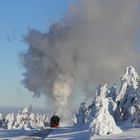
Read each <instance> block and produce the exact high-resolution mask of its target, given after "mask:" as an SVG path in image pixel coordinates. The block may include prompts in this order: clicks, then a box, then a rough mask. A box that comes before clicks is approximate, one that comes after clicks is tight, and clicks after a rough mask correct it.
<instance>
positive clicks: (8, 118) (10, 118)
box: [5, 113, 15, 129]
mask: <svg viewBox="0 0 140 140" xmlns="http://www.w3.org/2000/svg"><path fill="white" fill-rule="evenodd" d="M5 119H6V124H7V128H8V129H12V128H13V125H14V123H15V116H14V113H10V114H8V115H7V116H6V118H5Z"/></svg>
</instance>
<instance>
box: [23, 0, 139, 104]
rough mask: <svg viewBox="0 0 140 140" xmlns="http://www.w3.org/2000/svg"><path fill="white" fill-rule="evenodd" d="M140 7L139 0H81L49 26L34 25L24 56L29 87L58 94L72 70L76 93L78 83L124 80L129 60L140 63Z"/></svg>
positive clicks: (92, 83)
mask: <svg viewBox="0 0 140 140" xmlns="http://www.w3.org/2000/svg"><path fill="white" fill-rule="evenodd" d="M139 13H140V1H139V0H79V1H77V4H75V5H72V6H71V7H70V8H69V10H68V11H67V13H66V14H65V15H64V20H63V21H62V22H61V23H54V24H53V25H51V26H50V28H49V31H48V32H46V33H42V32H40V31H37V30H30V31H29V34H28V35H27V36H26V37H25V40H26V42H27V43H28V46H29V48H28V50H27V52H26V53H23V57H22V63H23V66H24V67H25V68H26V72H25V73H24V76H25V79H24V84H25V87H26V88H28V89H29V90H30V91H33V92H34V94H35V95H36V96H40V95H41V94H45V95H47V97H48V98H49V100H50V99H52V100H54V99H55V98H54V95H53V91H52V89H53V86H54V82H55V81H57V79H58V77H59V75H60V74H62V75H67V74H68V75H70V76H71V78H72V79H73V84H72V85H73V86H72V89H73V91H72V94H71V93H70V94H71V96H70V97H69V98H72V99H74V98H73V97H75V96H77V95H76V91H78V89H81V88H82V89H84V88H86V87H88V86H89V85H93V86H94V85H96V84H97V83H98V82H103V83H104V82H107V83H111V82H114V81H116V80H118V78H119V77H120V76H121V74H122V73H123V70H124V69H125V67H126V66H127V65H130V64H131V65H133V66H135V67H137V68H139V67H140V65H139V60H140V54H139V53H138V52H137V51H136V50H137V49H136V45H137V44H136V40H135V38H136V32H137V30H138V29H139V28H140V21H139V19H140V14H139ZM54 102H55V100H54Z"/></svg>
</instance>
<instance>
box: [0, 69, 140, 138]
mask: <svg viewBox="0 0 140 140" xmlns="http://www.w3.org/2000/svg"><path fill="white" fill-rule="evenodd" d="M64 86H65V84H64ZM62 87H63V86H62ZM66 106H67V104H66ZM64 108H65V107H63V108H62V109H64ZM66 114H67V116H68V113H66ZM61 115H63V114H61ZM64 115H65V114H64ZM60 117H61V116H60ZM68 117H69V116H68ZM64 118H65V116H63V117H62V118H61V119H62V120H63V121H64V120H65V119H64ZM71 120H73V122H74V125H73V126H67V127H66V126H62V125H60V126H61V127H59V128H50V127H49V123H50V116H49V115H46V114H38V113H37V114H35V113H33V112H32V108H31V106H30V107H29V108H28V107H25V108H24V109H23V110H22V111H19V112H18V113H17V114H14V113H9V114H8V115H6V116H3V115H2V114H0V139H15V140H18V139H20V140H21V139H47V140H51V139H55V140H56V139H57V140H58V139H59V140H95V139H115V140H116V139H117V140H119V139H130V140H131V139H140V133H139V132H140V81H139V75H138V73H137V72H136V71H135V68H134V67H132V66H128V67H126V71H125V73H124V75H123V76H122V78H121V86H120V90H118V92H117V88H116V84H114V85H113V86H112V87H111V88H109V89H108V88H107V84H105V85H103V86H102V85H101V84H100V85H99V86H98V87H97V90H96V96H95V97H94V98H93V101H92V104H90V105H88V107H87V106H86V103H85V102H82V103H81V105H80V107H79V110H78V111H77V113H75V116H74V117H73V118H71ZM69 121H70V120H69ZM64 123H65V122H64Z"/></svg>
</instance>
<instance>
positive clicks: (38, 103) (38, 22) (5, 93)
mask: <svg viewBox="0 0 140 140" xmlns="http://www.w3.org/2000/svg"><path fill="white" fill-rule="evenodd" d="M71 2H72V0H0V48H1V50H0V106H8V107H9V106H12V107H22V106H29V105H30V104H31V105H32V106H33V107H45V106H46V100H45V98H44V97H43V96H41V97H40V98H39V99H37V98H33V94H29V91H28V90H27V89H25V88H24V85H23V84H22V82H21V81H22V79H23V75H22V73H23V72H24V68H23V67H22V65H21V62H20V59H19V55H20V53H21V52H23V51H26V50H27V47H28V45H27V44H26V43H25V42H24V40H23V36H25V35H26V34H27V33H28V30H29V29H30V28H31V29H36V30H40V31H42V32H45V31H47V30H48V27H49V26H50V25H51V24H52V23H54V22H55V21H60V20H61V19H62V18H63V15H64V13H65V11H66V9H67V8H68V6H69V5H70V3H71Z"/></svg>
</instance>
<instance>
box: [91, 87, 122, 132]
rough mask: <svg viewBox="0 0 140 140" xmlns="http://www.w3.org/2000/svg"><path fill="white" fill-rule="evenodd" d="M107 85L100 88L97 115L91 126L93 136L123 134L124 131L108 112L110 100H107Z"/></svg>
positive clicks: (97, 99) (96, 102) (97, 98)
mask: <svg viewBox="0 0 140 140" xmlns="http://www.w3.org/2000/svg"><path fill="white" fill-rule="evenodd" d="M106 93H107V84H105V85H104V86H102V87H100V93H99V94H98V96H97V97H96V101H95V104H96V113H95V117H94V118H93V121H92V122H91V124H90V131H91V135H108V134H114V133H121V132H122V130H121V129H120V128H119V127H118V126H117V125H116V123H115V120H114V118H113V116H112V115H111V114H110V113H109V110H108V104H109V103H108V99H107V98H106Z"/></svg>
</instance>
